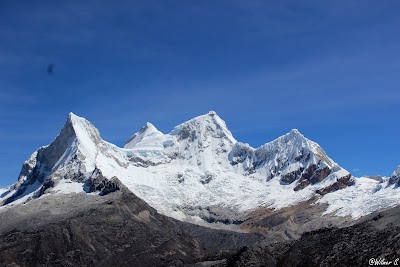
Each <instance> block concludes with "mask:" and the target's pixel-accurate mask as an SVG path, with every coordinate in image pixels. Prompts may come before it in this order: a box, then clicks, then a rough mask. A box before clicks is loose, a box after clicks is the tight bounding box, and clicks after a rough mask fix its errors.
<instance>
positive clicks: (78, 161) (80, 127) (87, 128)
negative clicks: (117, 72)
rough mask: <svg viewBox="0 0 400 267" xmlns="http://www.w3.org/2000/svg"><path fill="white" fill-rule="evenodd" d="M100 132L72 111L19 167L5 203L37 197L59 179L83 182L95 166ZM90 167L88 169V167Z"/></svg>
mask: <svg viewBox="0 0 400 267" xmlns="http://www.w3.org/2000/svg"><path fill="white" fill-rule="evenodd" d="M100 142H101V138H100V134H99V131H98V130H97V129H96V128H95V127H94V126H93V125H92V124H91V123H90V122H89V121H87V120H86V119H84V118H81V117H79V116H76V115H75V114H73V113H72V112H71V113H69V115H68V118H67V120H66V122H65V124H64V126H63V128H62V129H61V131H60V133H59V134H58V135H57V137H56V138H55V139H54V140H53V142H51V144H49V145H47V146H43V147H41V148H39V149H38V150H37V151H35V152H34V153H33V154H32V155H31V157H30V158H29V159H28V160H27V161H25V163H24V164H23V166H22V169H21V172H20V175H19V177H18V181H17V183H15V184H14V186H13V188H12V190H13V191H12V192H10V195H9V196H8V198H7V200H6V201H5V204H7V203H10V202H12V201H14V200H16V199H18V198H21V197H22V196H24V195H25V194H27V192H34V191H36V194H35V197H39V196H40V195H42V194H43V193H44V191H45V190H46V189H48V188H49V187H53V186H54V185H55V184H56V183H57V181H59V180H61V179H70V180H74V181H77V182H82V181H83V180H84V179H85V178H86V177H85V173H86V172H87V171H89V170H90V169H92V167H94V165H95V158H96V155H97V153H98V152H97V150H98V148H97V146H98V144H99V143H100ZM88 169H89V170H88Z"/></svg>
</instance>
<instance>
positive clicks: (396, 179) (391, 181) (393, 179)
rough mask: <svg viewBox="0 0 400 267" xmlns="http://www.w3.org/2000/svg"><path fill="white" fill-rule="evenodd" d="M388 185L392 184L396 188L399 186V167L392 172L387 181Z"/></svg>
mask: <svg viewBox="0 0 400 267" xmlns="http://www.w3.org/2000/svg"><path fill="white" fill-rule="evenodd" d="M388 184H389V185H392V184H394V185H395V186H396V187H399V186H400V165H399V166H397V168H396V169H395V170H394V172H393V173H392V175H391V176H390V178H389V181H388Z"/></svg>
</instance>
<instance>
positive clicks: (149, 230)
mask: <svg viewBox="0 0 400 267" xmlns="http://www.w3.org/2000/svg"><path fill="white" fill-rule="evenodd" d="M399 211H400V207H395V208H392V209H388V210H385V211H382V212H376V213H373V214H370V215H368V216H365V217H363V218H361V219H359V220H357V221H353V222H351V223H350V222H349V223H348V225H346V226H344V227H341V228H336V227H330V228H324V229H319V230H316V231H312V232H307V233H305V234H303V235H302V236H301V237H300V238H299V239H298V240H289V241H283V242H277V241H276V240H274V239H271V238H270V237H268V235H266V236H260V235H254V234H245V233H242V234H239V233H236V232H230V231H223V230H216V229H210V228H203V227H201V226H197V225H192V224H187V223H182V222H180V221H177V220H174V219H172V218H169V217H166V216H164V215H161V214H158V213H157V212H156V211H155V210H154V209H153V208H151V207H150V206H149V205H147V204H146V203H145V202H143V201H142V200H140V199H139V198H137V197H136V196H135V195H134V194H132V193H131V192H129V191H128V190H126V189H124V188H122V189H120V190H117V191H114V192H111V193H109V194H106V195H103V196H100V195H94V194H92V195H87V194H66V195H63V196H62V197H55V196H50V195H49V196H46V197H42V198H39V199H36V200H34V201H31V202H30V203H28V204H26V205H21V206H18V207H16V208H13V209H9V210H7V211H6V212H3V213H2V214H1V215H0V216H1V217H0V219H1V222H2V224H1V226H0V266H1V267H11V266H13V267H16V266H35V267H36V266H186V267H189V266H190V267H201V266H203V267H204V266H215V267H228V266H236V267H238V266H254V267H256V266H260V267H261V266H272V267H273V266H367V265H368V263H369V261H370V260H371V258H374V259H376V260H380V259H384V260H386V261H390V260H392V261H394V260H396V259H397V258H398V257H399V255H398V247H399V245H400V243H399V242H400V238H399V235H400V223H399V222H400V220H399V219H400V218H399V216H400V215H399V214H400V212H399Z"/></svg>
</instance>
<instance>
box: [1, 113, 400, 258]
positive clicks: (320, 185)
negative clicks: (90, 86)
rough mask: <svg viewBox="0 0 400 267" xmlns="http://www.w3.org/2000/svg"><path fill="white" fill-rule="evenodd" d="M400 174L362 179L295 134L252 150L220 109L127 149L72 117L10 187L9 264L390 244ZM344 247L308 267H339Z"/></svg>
mask: <svg viewBox="0 0 400 267" xmlns="http://www.w3.org/2000/svg"><path fill="white" fill-rule="evenodd" d="M399 173H400V167H398V168H397V169H396V170H395V171H394V173H393V175H392V176H391V177H360V178H356V177H354V176H352V175H351V174H350V173H349V172H348V171H346V170H345V169H344V168H342V167H340V166H339V165H338V164H337V163H336V162H334V161H333V160H332V159H331V158H330V157H329V156H328V155H327V154H326V152H325V151H324V150H323V149H322V148H321V147H320V146H319V145H318V144H317V143H315V142H313V141H311V140H309V139H307V138H306V137H304V136H303V135H302V134H301V133H300V132H299V131H298V130H296V129H293V130H291V131H290V132H289V133H287V134H285V135H283V136H281V137H278V138H277V139H275V140H273V141H271V142H268V143H266V144H264V145H262V146H260V147H258V148H253V147H251V146H250V145H249V144H246V143H242V142H238V141H237V140H236V139H235V138H234V137H233V135H232V133H231V132H230V131H229V129H228V127H227V126H226V123H225V122H224V121H223V120H222V119H221V118H220V117H219V116H218V115H217V114H216V113H215V112H214V111H210V112H209V113H208V114H205V115H202V116H198V117H195V118H193V119H191V120H189V121H186V122H184V123H182V124H180V125H178V126H176V127H174V128H173V129H172V131H171V132H170V133H168V134H164V133H162V132H160V131H159V130H157V128H156V127H155V126H154V125H153V124H151V123H146V125H145V126H143V127H142V128H141V129H140V130H139V131H138V132H137V133H135V134H134V135H132V136H131V137H130V138H128V139H127V141H126V143H125V145H124V147H123V148H121V147H117V146H115V145H113V144H111V143H109V142H107V141H105V140H103V139H102V138H101V136H100V133H99V131H98V130H97V129H96V128H95V127H94V126H93V125H92V124H91V123H90V122H89V121H87V120H86V119H84V118H81V117H78V116H76V115H74V114H73V113H70V114H69V116H68V119H67V121H66V123H65V125H64V127H63V128H62V129H61V131H60V133H59V135H58V136H57V137H56V138H55V139H54V141H53V142H52V143H51V144H49V145H47V146H43V147H41V148H39V149H38V150H37V151H35V152H34V153H33V154H32V155H31V156H30V157H29V159H28V160H27V161H25V163H24V164H23V166H22V169H21V172H20V175H19V177H18V180H17V181H16V183H14V184H13V185H11V186H9V187H7V188H4V189H0V205H1V206H0V219H1V221H2V224H1V225H0V240H1V242H0V243H1V245H0V251H1V252H0V260H1V262H4V263H5V265H1V264H0V266H75V265H77V264H78V265H82V266H83V265H85V266H109V265H110V264H111V265H115V266H132V264H134V265H135V266H247V265H246V264H249V263H254V264H253V265H252V266H266V265H267V266H296V259H295V258H293V257H291V256H290V255H292V254H293V253H291V251H292V250H296V249H298V247H299V244H303V243H304V244H303V245H301V246H304V247H310V244H317V245H318V244H319V243H318V242H319V241H318V238H321V240H329V239H330V238H331V237H332V236H335V235H343V236H346V235H347V233H348V232H351V231H359V230H360V229H366V231H369V232H371V235H372V236H375V239H376V240H378V239H379V241H380V242H385V238H384V237H383V236H381V232H380V231H381V230H382V229H383V227H385V226H384V225H386V221H390V222H392V221H395V220H396V218H397V217H396V216H395V215H393V214H392V213H390V212H387V213H382V214H384V215H382V214H381V213H380V212H381V211H383V210H384V209H388V208H390V207H393V206H397V205H399V204H400V192H399V190H400V189H398V187H399V183H400V174H399ZM392 210H396V208H395V209H392ZM369 214H371V215H369ZM368 216H372V217H371V218H370V219H371V220H372V222H371V221H368V222H366V221H365V219H364V218H369V217H368ZM382 216H386V217H389V218H390V219H387V220H386V219H384V220H381V218H382ZM378 220H379V224H376V223H375V222H376V221H378ZM375 224H376V225H375ZM396 225H397V224H396ZM396 227H397V226H393V227H391V228H390V229H389V230H387V229H386V228H385V229H386V230H387V232H388V234H389V235H390V236H393V234H394V233H395V232H396V229H397V228H396ZM325 228H328V229H330V230H321V229H325ZM341 229H344V230H341ZM386 230H385V231H386ZM310 231H311V232H310ZM89 233H90V234H89ZM304 233H308V234H304ZM309 233H311V234H309ZM363 236H364V235H363ZM365 238H366V237H365ZM16 240H24V241H23V242H22V243H21V242H17V241H16ZM294 240H300V241H299V242H300V243H296V242H295V243H293V242H294ZM370 241H371V242H372V241H373V240H372V239H371V240H370ZM301 242H303V243H301ZM321 242H322V241H321ZM335 242H336V243H337V244H339V243H340V242H341V241H340V240H336V241H335ZM360 242H361V241H360V240H359V239H357V238H355V239H351V238H350V239H349V240H348V243H349V244H353V245H354V246H353V247H352V249H354V251H358V250H357V246H358V245H357V244H359V243H360ZM340 246H342V250H340V249H339V252H338V253H336V252H335V253H331V252H330V251H324V252H323V253H325V254H326V255H330V257H331V260H332V261H331V262H326V264H325V263H324V262H321V261H318V259H317V260H316V261H315V262H312V263H310V266H320V265H321V266H329V264H331V263H332V264H336V265H338V266H340V264H339V262H340V257H339V256H340V253H342V251H343V250H345V248H344V247H343V246H345V245H344V244H342V243H340ZM365 249H366V251H367V250H369V249H372V248H370V247H365ZM299 251H301V249H300V250H299ZM309 251H311V250H309ZM386 252H387V253H389V254H390V255H392V254H393V250H390V249H388V250H386V249H382V253H386ZM285 253H286V254H285ZM312 253H314V254H313V255H316V254H318V251H313V252H312ZM321 253H322V252H321ZM325 254H324V255H325ZM389 254H388V255H389ZM20 255H22V256H20ZM293 255H294V254H293ZM296 255H297V254H296ZM299 255H300V256H301V257H300V256H299V257H300V258H301V261H299V262H302V263H301V264H304V263H305V262H306V261H309V260H310V258H309V257H308V256H304V257H303V255H302V254H301V253H300V254H299ZM378 256H379V255H378ZM307 257H308V258H307ZM349 257H350V256H349ZM365 257H367V256H366V255H364V254H363V256H362V258H357V259H355V261H349V262H353V263H354V262H357V263H360V262H361V263H362V262H364V260H365ZM353 260H354V259H353ZM13 264H14V265H13ZM63 264H64V265H63ZM65 264H67V265H65ZM68 264H69V265H68ZM257 264H258V265H257ZM324 264H325V265H324Z"/></svg>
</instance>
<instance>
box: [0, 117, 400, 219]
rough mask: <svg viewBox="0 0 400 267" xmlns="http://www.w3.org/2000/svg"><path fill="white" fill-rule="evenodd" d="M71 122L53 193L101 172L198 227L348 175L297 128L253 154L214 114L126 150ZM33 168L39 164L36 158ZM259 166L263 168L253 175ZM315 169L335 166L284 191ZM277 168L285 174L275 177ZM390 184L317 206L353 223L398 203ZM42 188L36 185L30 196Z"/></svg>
mask: <svg viewBox="0 0 400 267" xmlns="http://www.w3.org/2000/svg"><path fill="white" fill-rule="evenodd" d="M69 119H70V121H71V123H72V125H73V129H74V131H75V136H73V137H71V138H70V139H69V140H66V141H67V142H69V146H68V148H67V150H66V151H65V152H64V154H63V155H62V156H61V158H60V159H59V160H58V162H57V163H56V164H55V167H54V168H53V170H52V172H51V173H50V174H49V175H50V176H52V177H56V178H57V179H56V180H57V183H56V185H55V187H53V188H51V189H49V190H48V192H46V193H48V194H61V193H62V194H64V193H65V194H66V193H80V192H83V183H80V182H79V183H78V182H75V181H71V179H70V178H67V179H59V178H58V177H64V176H65V175H67V174H70V173H76V172H78V170H79V171H82V172H84V174H85V175H89V174H90V173H91V172H92V171H93V170H94V169H95V168H98V169H99V170H101V172H102V174H103V175H104V176H105V177H107V178H112V177H114V176H116V177H118V178H119V179H120V180H121V182H122V183H123V184H124V185H125V186H127V187H128V188H129V189H130V190H131V191H132V192H133V193H135V194H136V195H137V196H138V197H140V198H142V199H143V200H145V201H146V202H148V203H149V204H150V205H151V206H153V207H154V208H156V209H157V210H158V211H159V212H160V213H163V214H165V215H168V216H172V217H174V218H177V219H181V220H192V221H196V220H197V221H198V220H200V219H199V217H198V216H199V214H197V213H196V210H197V209H198V208H205V207H220V208H225V209H226V210H229V211H231V212H232V213H247V212H251V211H252V210H254V209H256V208H258V207H270V208H274V209H280V208H283V207H287V206H290V205H294V204H296V203H299V202H301V201H306V200H308V199H310V198H311V197H312V196H313V195H315V191H316V190H318V189H322V188H324V187H327V186H329V185H331V184H333V183H334V182H336V180H337V179H338V178H340V177H343V176H345V175H347V174H348V172H347V171H346V170H344V169H343V168H341V167H340V166H338V165H337V164H336V163H335V162H334V161H333V160H332V159H330V158H329V157H328V156H327V155H326V153H325V152H324V150H323V149H322V148H321V147H320V146H319V145H318V144H317V143H315V142H313V141H311V140H309V139H307V138H305V137H304V136H303V135H302V134H301V133H300V132H299V131H298V130H296V129H293V130H292V131H290V132H289V133H288V134H286V135H283V136H281V137H279V138H277V139H276V140H274V141H272V142H269V143H266V144H265V145H263V146H261V147H259V148H257V149H255V148H252V147H250V146H249V145H248V144H243V143H239V142H237V141H236V140H235V138H234V137H233V136H232V134H231V132H230V131H229V130H228V128H227V127H226V124H225V122H224V121H223V120H222V119H221V118H220V117H219V116H218V115H217V114H216V113H215V112H213V111H211V112H209V113H208V114H206V115H202V116H199V117H196V118H194V119H191V120H189V121H187V122H185V123H182V124H180V125H178V126H176V127H175V128H174V129H173V130H172V131H171V132H170V133H169V134H163V133H161V132H160V131H158V130H157V129H156V127H155V126H154V125H152V124H151V123H147V124H146V125H145V126H144V127H143V128H142V129H141V130H140V131H139V132H138V133H136V134H135V135H133V136H132V137H131V138H129V139H128V141H127V143H126V144H125V146H124V148H119V147H117V146H115V145H113V144H110V143H108V142H106V141H104V140H102V139H101V137H100V134H99V132H98V130H97V129H96V128H95V127H94V126H93V125H92V124H90V122H88V121H87V120H85V119H83V118H80V117H78V116H76V115H74V114H72V113H71V114H70V116H69ZM77 158H78V159H77ZM30 163H31V164H33V165H34V164H36V162H35V161H34V160H33V159H32V158H31V159H30ZM80 163H82V164H83V166H81V165H80ZM254 164H256V165H257V166H258V167H257V170H255V171H254V169H252V168H253V165H254ZM310 164H320V166H321V167H325V166H329V167H330V168H331V169H332V173H331V174H330V175H329V176H328V177H327V178H325V179H324V180H323V181H322V182H320V183H317V184H314V185H309V186H307V187H305V188H304V189H302V190H299V191H294V190H293V189H294V187H295V186H296V182H293V183H291V184H289V185H285V184H283V183H282V182H281V181H280V179H281V177H282V175H285V174H288V173H291V172H293V171H296V170H297V169H299V168H300V167H304V168H305V167H307V166H309V165H310ZM33 165H32V166H33ZM274 169H279V170H280V171H281V172H280V173H278V172H277V173H275V170H274ZM399 170H400V169H399ZM385 185H386V184H383V183H381V184H379V182H378V181H375V180H372V179H368V178H359V179H356V183H355V185H354V186H350V187H348V188H345V189H342V190H339V191H336V192H333V193H329V194H326V195H325V196H324V197H322V198H321V199H320V200H319V203H328V204H329V207H328V209H327V211H326V213H327V214H328V213H334V214H336V215H338V216H352V217H354V218H356V217H359V216H362V215H365V214H368V213H370V212H372V211H374V210H377V209H382V208H386V207H389V206H393V205H396V204H400V191H398V189H394V188H392V187H387V188H386V187H385ZM38 186H40V185H38ZM37 189H38V188H36V187H32V190H33V191H32V192H34V191H35V190H37ZM2 192H5V191H4V190H3V191H1V190H0V194H1V193H2ZM32 192H30V191H28V195H26V196H24V198H23V199H19V200H18V203H23V201H27V200H29V197H32ZM0 201H1V199H0ZM14 204H15V203H14Z"/></svg>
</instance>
